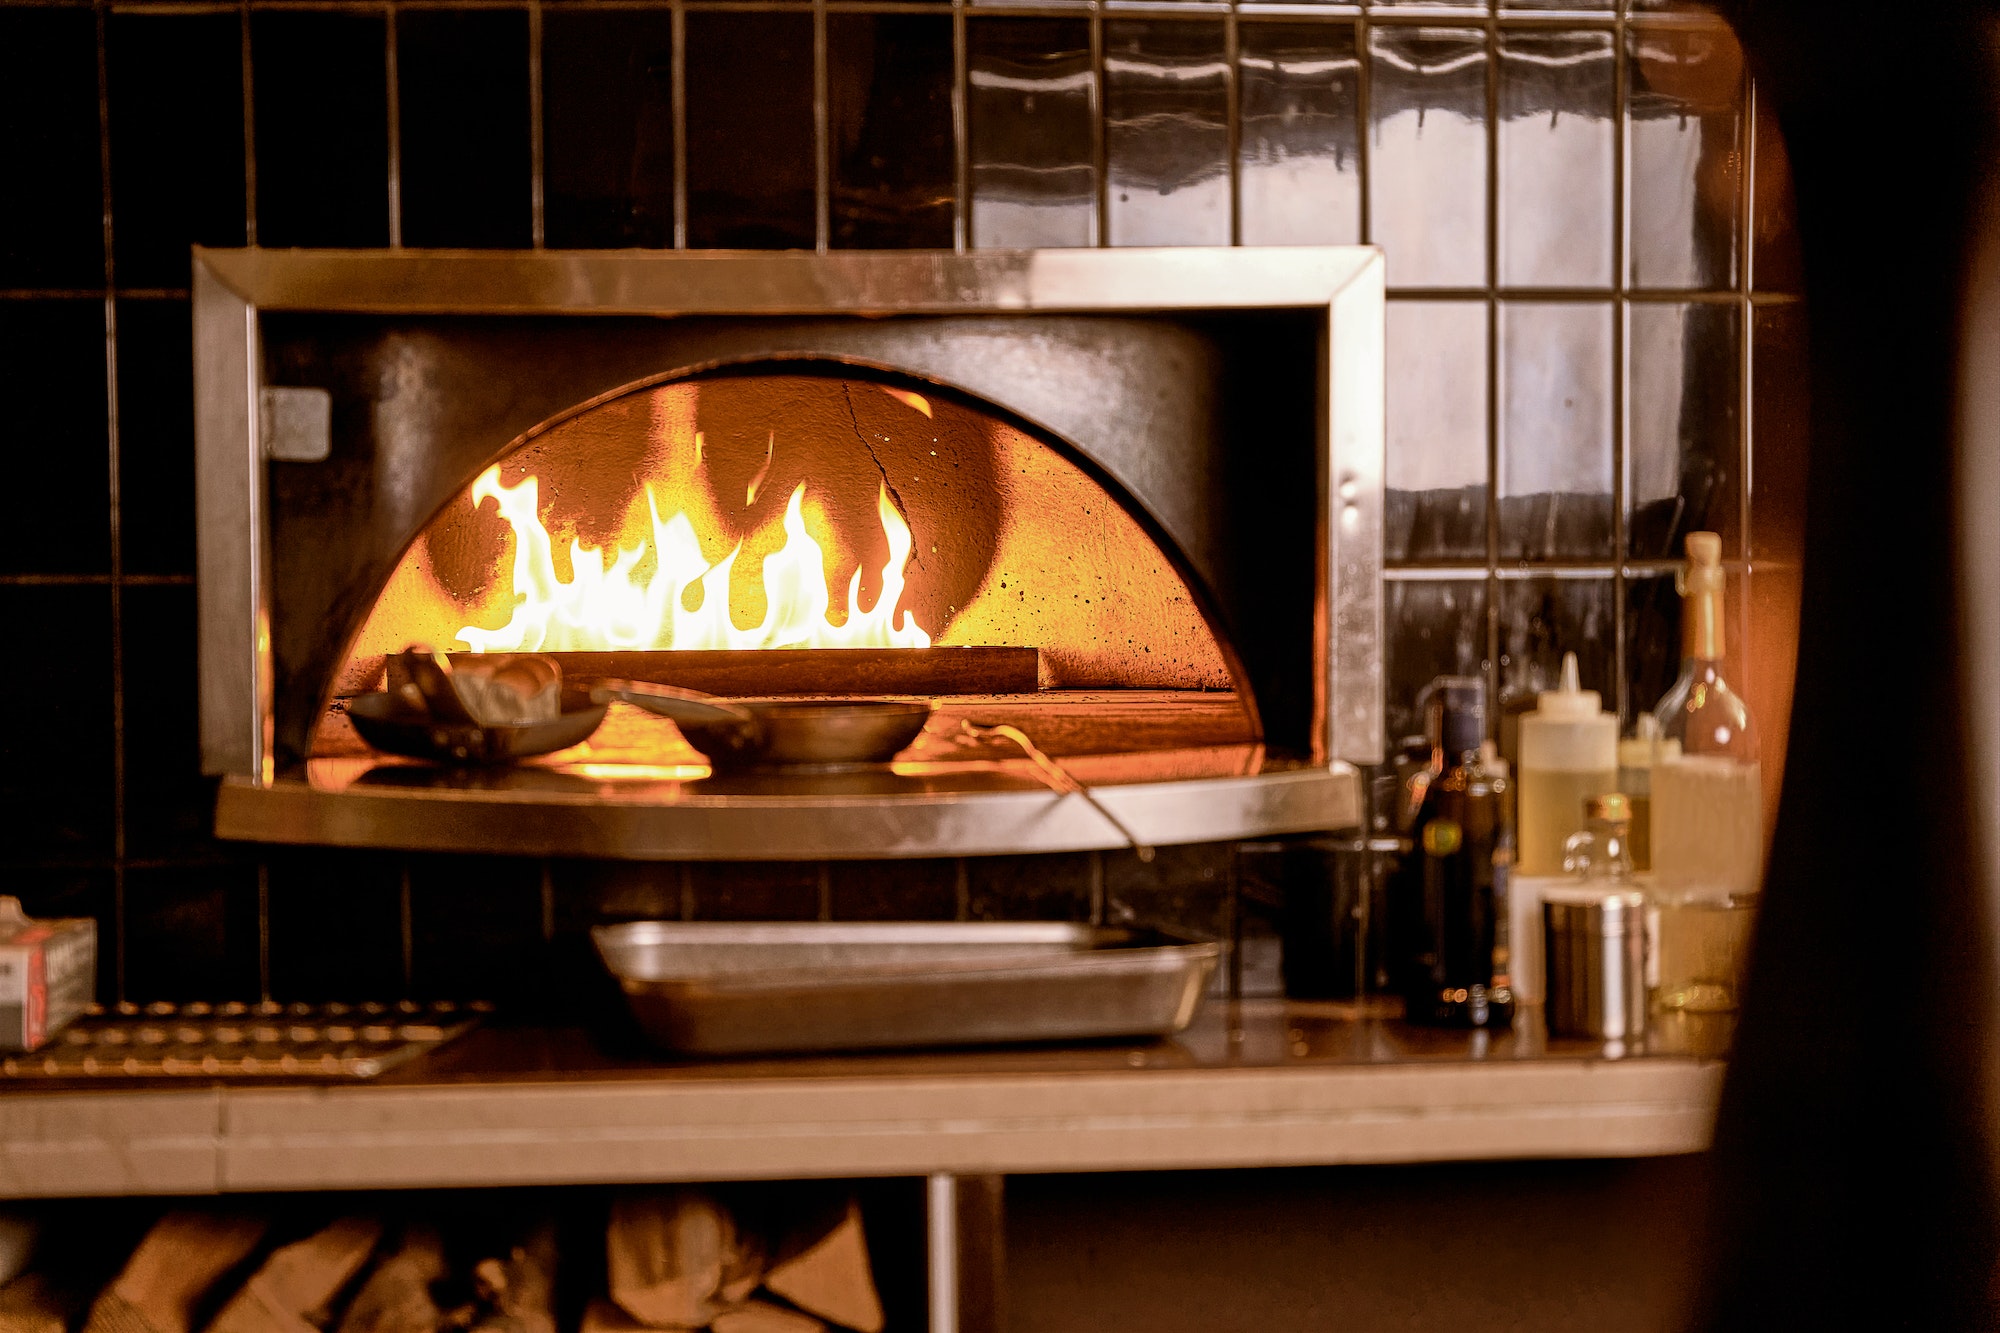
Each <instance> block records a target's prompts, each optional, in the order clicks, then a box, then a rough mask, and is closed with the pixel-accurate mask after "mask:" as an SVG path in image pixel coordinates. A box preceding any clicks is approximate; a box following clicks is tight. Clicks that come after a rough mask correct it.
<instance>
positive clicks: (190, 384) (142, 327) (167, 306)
mask: <svg viewBox="0 0 2000 1333" xmlns="http://www.w3.org/2000/svg"><path fill="white" fill-rule="evenodd" d="M117 319H118V522H119V542H120V549H121V552H122V555H123V563H124V568H125V570H126V572H127V573H131V574H193V573H194V528H195V520H194V503H195V502H194V314H193V311H192V310H191V309H190V308H189V305H188V303H187V302H186V301H180V300H132V299H125V300H121V301H119V302H118V309H117Z"/></svg>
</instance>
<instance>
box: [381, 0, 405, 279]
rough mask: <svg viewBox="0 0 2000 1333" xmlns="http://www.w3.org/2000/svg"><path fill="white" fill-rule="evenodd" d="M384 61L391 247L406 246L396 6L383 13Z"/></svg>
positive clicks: (401, 108) (401, 103) (401, 96)
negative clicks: (387, 95)
mask: <svg viewBox="0 0 2000 1333" xmlns="http://www.w3.org/2000/svg"><path fill="white" fill-rule="evenodd" d="M383 19H384V22H383V24H382V31H383V34H384V35H383V39H382V61H383V66H384V72H385V75H386V77H387V81H388V93H389V248H390V249H392V250H400V249H401V248H402V246H403V93H402V89H401V87H400V86H399V75H398V72H397V54H396V7H395V6H394V5H390V6H389V7H388V8H387V9H386V10H385V11H384V13H383Z"/></svg>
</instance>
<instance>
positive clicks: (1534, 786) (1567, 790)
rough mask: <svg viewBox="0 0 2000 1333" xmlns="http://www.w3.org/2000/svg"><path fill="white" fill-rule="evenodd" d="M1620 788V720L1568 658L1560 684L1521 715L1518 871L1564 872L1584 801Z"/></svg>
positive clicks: (1581, 825)
mask: <svg viewBox="0 0 2000 1333" xmlns="http://www.w3.org/2000/svg"><path fill="white" fill-rule="evenodd" d="M1616 790H1618V715H1617V714H1616V713H1607V712H1605V711H1604V709H1603V708H1602V706H1601V701H1600V700H1599V698H1598V694H1597V691H1596V690H1586V689H1580V688H1578V684H1577V671H1576V654H1575V653H1564V654H1563V664H1562V683H1561V685H1560V686H1559V687H1558V688H1556V689H1553V690H1543V691H1542V693H1541V697H1540V698H1539V699H1538V700H1537V701H1536V705H1535V711H1534V712H1532V713H1526V714H1523V715H1522V717H1521V766H1520V773H1519V776H1518V777H1517V778H1516V780H1515V787H1514V793H1515V799H1516V801H1517V802H1518V804H1517V806H1516V809H1517V811H1518V815H1517V820H1518V830H1517V831H1518V837H1517V840H1516V841H1517V845H1518V848H1519V850H1518V853H1517V855H1518V858H1519V859H1518V862H1517V865H1516V868H1517V870H1518V871H1519V873H1521V874H1523V875H1559V874H1561V873H1562V868H1563V865H1562V858H1563V850H1562V849H1563V841H1564V839H1566V838H1568V837H1569V835H1570V834H1572V833H1580V832H1582V831H1583V828H1584V824H1585V822H1586V821H1585V819H1584V814H1583V803H1584V801H1585V800H1586V799H1587V798H1589V797H1592V796H1602V795H1604V794H1605V793H1606V792H1611V791H1616Z"/></svg>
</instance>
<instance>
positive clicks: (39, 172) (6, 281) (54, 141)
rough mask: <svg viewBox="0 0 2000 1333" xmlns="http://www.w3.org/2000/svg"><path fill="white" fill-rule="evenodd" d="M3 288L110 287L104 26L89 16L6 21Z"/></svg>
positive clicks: (0, 149)
mask: <svg viewBox="0 0 2000 1333" xmlns="http://www.w3.org/2000/svg"><path fill="white" fill-rule="evenodd" d="M0 180H5V181H6V182H7V185H8V189H9V191H10V192H11V193H12V194H13V196H14V198H15V199H16V200H17V201H19V200H27V199H32V200H33V201H34V206H33V207H31V208H24V207H19V206H18V205H17V206H16V207H12V208H4V209H0V286H4V287H99V286H102V285H103V283H104V185H103V180H102V168H101V167H100V165H99V163H98V147H97V25H96V23H95V22H94V21H93V19H92V17H91V13H90V11H89V10H88V9H9V10H6V11H4V12H0Z"/></svg>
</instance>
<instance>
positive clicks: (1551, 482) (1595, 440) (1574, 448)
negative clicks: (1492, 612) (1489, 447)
mask: <svg viewBox="0 0 2000 1333" xmlns="http://www.w3.org/2000/svg"><path fill="white" fill-rule="evenodd" d="M1611 317H1612V307H1611V305H1610V303H1608V302H1603V303H1598V302H1592V303H1588V304H1586V303H1582V302H1576V303H1569V302H1547V303H1544V302H1528V301H1510V302H1505V303H1503V304H1502V305H1501V307H1500V475H1499V478H1498V481H1499V494H1500V558H1501V559H1502V560H1503V561H1507V560H1564V559H1571V560H1574V559H1593V558H1605V559H1608V558H1609V557H1610V555H1611V546H1612V521H1611V519H1612V510H1611V429H1612V421H1611V373H1612V367H1611V332H1612V329H1611Z"/></svg>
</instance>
